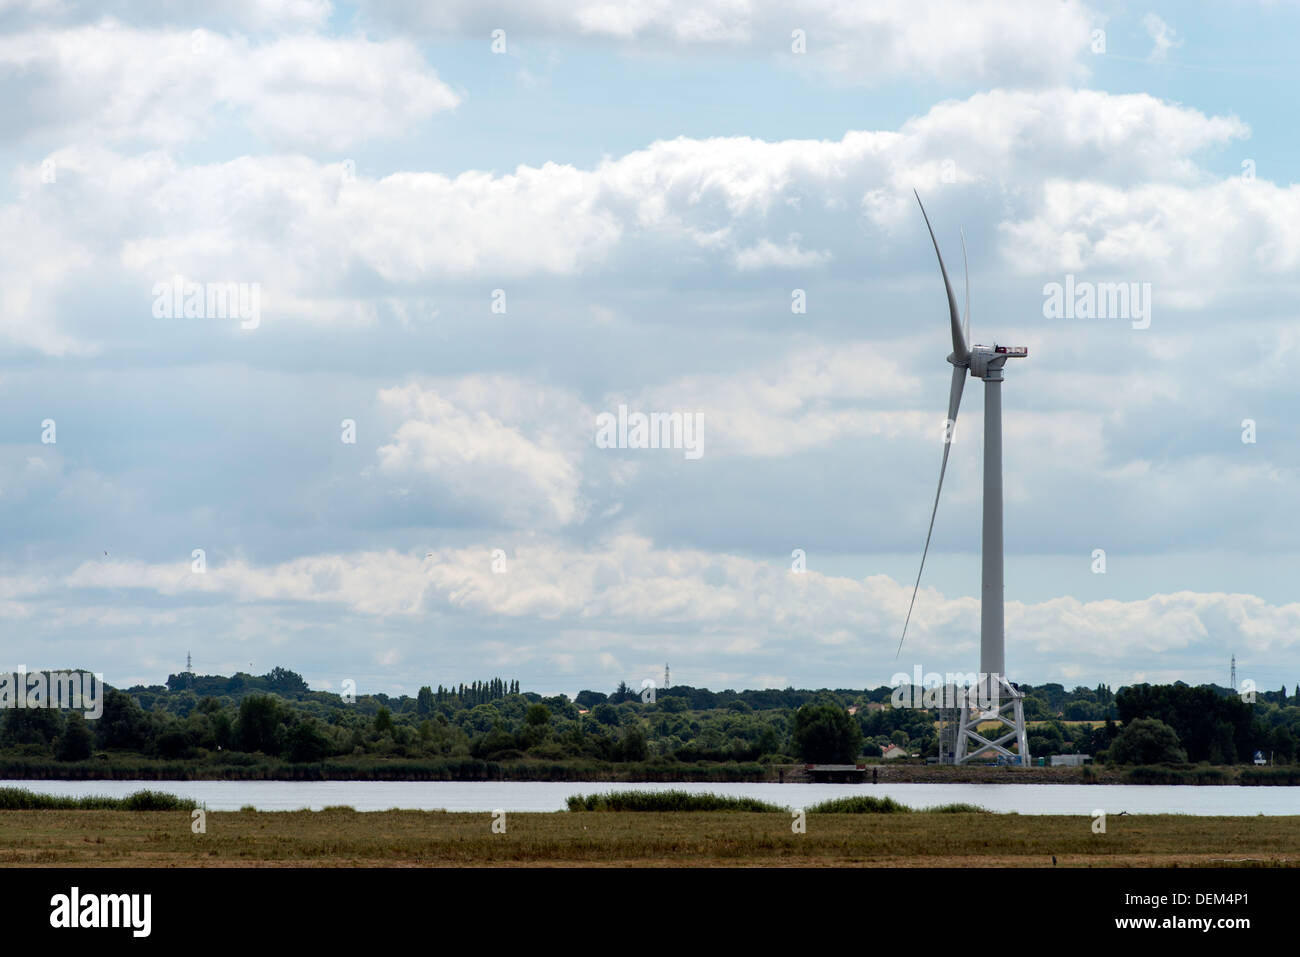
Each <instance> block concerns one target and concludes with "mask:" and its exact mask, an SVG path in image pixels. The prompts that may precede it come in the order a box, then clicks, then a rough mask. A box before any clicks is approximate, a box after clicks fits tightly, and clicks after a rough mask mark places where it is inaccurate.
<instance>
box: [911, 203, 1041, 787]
mask: <svg viewBox="0 0 1300 957" xmlns="http://www.w3.org/2000/svg"><path fill="white" fill-rule="evenodd" d="M913 193H914V194H915V195H916V201H917V203H918V204H919V205H920V206H921V215H922V217H924V218H925V228H926V229H927V230H929V232H930V242H931V243H933V244H934V254H935V256H937V257H938V259H939V272H940V273H941V274H942V275H943V285H944V288H945V289H946V290H947V293H948V314H949V319H950V320H951V324H952V352H951V353H949V355H948V362H950V363H951V364H952V387H951V388H950V389H949V392H948V419H947V421H946V422H945V423H944V436H943V464H942V465H940V467H939V487H938V488H937V489H936V490H935V493H934V507H933V508H932V509H931V510H930V528H929V531H927V532H926V534H925V550H924V551H922V552H921V567H920V568H919V569H918V570H917V572H916V584H915V585H914V586H913V587H912V601H911V603H910V604H909V605H908V606H907V619H906V621H904V622H903V635H902V637H900V638H899V640H898V649H899V651H900V652H901V651H902V649H903V639H904V638H906V637H907V626H908V623H910V622H911V620H912V609H913V607H914V606H915V605H916V593H917V590H918V589H920V587H921V572H922V571H924V570H925V557H926V555H927V554H929V551H930V537H931V536H932V535H933V534H934V519H935V515H937V514H938V511H939V494H940V492H942V491H943V476H944V473H945V472H947V471H948V453H949V452H950V451H951V450H952V437H953V428H954V427H955V426H956V424H957V411H958V409H959V408H960V406H961V394H962V390H963V388H964V387H965V385H966V376H967V375H968V374H969V375H970V376H972V377H973V378H976V379H983V380H984V530H983V540H982V542H981V549H982V558H983V565H982V575H981V584H980V675H979V688H978V692H977V697H978V700H979V702H980V705H981V709H980V710H976V711H972V709H971V708H969V707H967V706H962V707H961V708H960V709H959V711H958V726H957V741H956V749H955V753H954V755H953V760H954V763H956V764H961V763H963V762H964V761H966V760H968V759H970V758H974V757H977V756H979V755H982V754H985V753H986V752H994V753H997V754H1001V755H1004V756H1005V757H1007V758H1012V759H1014V758H1016V755H1015V754H1014V753H1013V752H1012V751H1010V750H1008V749H1007V747H1006V745H1007V744H1009V743H1011V742H1013V741H1014V742H1015V745H1016V747H1017V749H1018V751H1019V752H1020V757H1019V762H1020V763H1021V764H1028V763H1029V743H1028V737H1027V735H1026V733H1025V712H1024V704H1023V697H1024V696H1023V695H1021V693H1020V692H1019V691H1018V690H1017V689H1016V688H1015V686H1014V685H1012V684H1011V683H1010V682H1009V681H1007V678H1006V654H1005V644H1006V636H1005V633H1004V630H1003V601H1004V594H1003V584H1002V367H1003V366H1005V365H1006V362H1007V360H1008V359H1015V358H1023V357H1025V356H1027V355H1029V350H1028V349H1027V348H1026V347H1025V346H1000V345H997V344H996V343H995V344H993V345H992V346H983V345H968V343H969V341H970V277H969V275H968V276H967V277H966V322H965V324H964V325H965V329H964V330H963V323H962V321H961V319H960V318H959V317H958V315H957V297H956V296H955V295H953V291H952V283H950V282H949V281H948V270H947V269H945V268H944V265H943V254H942V253H940V252H939V241H938V240H937V239H935V238H934V228H933V227H931V225H930V217H929V216H927V215H926V212H925V205H924V204H923V203H921V196H920V194H919V193H916V191H915V190H913ZM961 253H962V265H963V269H964V268H965V262H966V238H965V236H964V235H963V236H962V244H961ZM945 690H946V689H945ZM1004 696H1005V697H1004ZM1008 712H1011V714H1010V715H1009V714H1008ZM995 719H996V720H998V721H1000V722H1002V724H1003V725H1005V728H1000V729H999V731H1002V732H1003V733H1001V734H998V735H997V736H995V737H993V738H989V737H985V736H984V735H982V734H980V733H979V730H978V726H979V724H980V723H981V722H984V721H990V720H995ZM1006 729H1010V730H1006ZM970 745H973V746H974V750H971V751H969V752H968V751H967V748H968V746H970Z"/></svg>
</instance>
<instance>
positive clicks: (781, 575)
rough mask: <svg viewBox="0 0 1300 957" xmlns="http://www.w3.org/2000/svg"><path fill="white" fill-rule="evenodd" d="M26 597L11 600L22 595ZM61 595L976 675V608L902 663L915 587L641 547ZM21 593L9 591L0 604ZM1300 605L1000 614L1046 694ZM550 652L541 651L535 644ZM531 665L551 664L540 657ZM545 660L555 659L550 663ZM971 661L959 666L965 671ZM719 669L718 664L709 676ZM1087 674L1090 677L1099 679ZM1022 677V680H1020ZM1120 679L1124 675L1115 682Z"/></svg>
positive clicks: (298, 568)
mask: <svg viewBox="0 0 1300 957" xmlns="http://www.w3.org/2000/svg"><path fill="white" fill-rule="evenodd" d="M29 587H30V586H29V585H24V586H23V588H22V589H17V591H21V592H26V591H27V590H29ZM61 587H67V588H72V589H86V588H116V589H143V590H152V591H155V592H157V593H159V594H162V595H168V596H181V597H182V598H183V597H184V596H185V595H186V594H193V595H198V594H222V595H225V596H226V597H228V598H231V599H234V600H236V601H240V602H273V603H277V602H279V603H282V602H325V603H335V604H339V605H343V606H346V607H348V608H349V609H351V610H353V611H357V612H360V613H362V614H366V615H374V616H381V617H382V616H398V617H409V616H413V615H423V614H428V613H430V612H438V611H448V612H450V611H456V612H459V613H462V614H465V615H469V616H471V617H473V618H476V619H480V620H482V621H485V622H486V621H492V620H497V621H504V620H513V621H521V622H526V623H531V624H532V625H534V626H535V627H537V628H542V629H544V630H545V631H546V632H550V633H555V632H554V629H556V628H561V629H565V634H566V635H569V636H570V638H569V639H566V641H565V646H566V647H565V649H564V650H565V653H572V652H573V651H574V650H575V648H577V649H579V650H581V648H582V647H584V646H583V644H582V643H581V642H580V643H579V644H578V645H576V646H575V645H574V644H573V643H572V640H571V639H572V636H573V635H574V634H575V632H574V631H572V630H571V629H578V630H579V631H582V630H586V631H588V632H590V633H591V634H592V635H593V638H592V641H591V642H589V643H588V644H591V648H590V649H589V650H593V653H594V649H595V648H596V647H600V646H601V643H602V641H606V642H607V641H608V640H609V637H610V634H609V633H605V637H604V638H599V637H595V636H599V635H600V634H601V633H602V630H603V629H615V630H616V632H617V634H618V635H620V636H621V637H620V638H619V639H618V643H617V644H613V645H611V644H608V643H606V644H604V653H606V654H611V653H616V652H618V651H619V650H620V649H621V650H622V651H623V652H624V653H626V654H629V655H631V654H635V653H637V652H638V650H639V648H640V646H639V643H638V641H637V638H636V637H635V633H636V632H637V631H638V630H639V629H643V628H645V627H651V628H658V627H663V626H671V628H672V630H673V632H674V634H675V635H676V636H677V639H678V640H684V639H686V638H688V637H690V636H692V635H694V636H695V650H696V653H697V655H698V654H705V653H707V654H709V655H711V656H716V657H714V658H713V661H715V662H718V661H719V659H725V658H727V657H729V656H734V657H741V658H743V657H745V656H752V655H761V656H763V660H768V661H778V660H781V659H782V658H783V656H792V655H795V656H797V655H802V654H806V653H811V652H812V651H814V650H815V649H818V648H821V647H830V648H834V649H838V650H837V651H836V652H835V653H836V654H838V655H839V656H840V657H841V658H843V651H844V649H845V648H852V649H853V651H854V654H853V656H852V657H853V661H854V663H855V666H856V667H860V668H861V669H862V671H861V672H860V673H859V677H858V678H856V679H849V678H845V679H844V680H845V682H846V683H847V684H849V685H853V684H855V683H857V684H865V683H874V682H883V681H884V680H886V678H887V675H886V674H885V673H886V672H888V673H892V672H893V671H894V670H910V666H911V663H912V662H920V663H922V664H923V666H924V667H926V668H932V669H935V670H939V669H943V668H951V669H956V668H958V667H971V668H973V667H974V666H975V660H974V659H975V656H977V654H978V640H977V635H978V631H979V603H978V601H977V600H976V599H974V598H946V597H944V596H943V595H941V594H940V593H939V592H937V591H935V590H934V589H932V588H923V589H922V591H921V594H920V596H919V597H918V599H917V605H916V610H915V612H914V613H913V623H912V628H911V629H909V632H908V639H907V643H906V644H905V645H904V648H903V656H902V659H900V660H901V661H903V663H904V666H899V665H897V663H895V662H894V661H893V652H894V647H895V645H896V636H897V634H898V631H899V628H900V626H901V622H902V618H903V615H904V613H905V612H906V609H907V602H908V599H909V598H910V595H911V588H910V584H909V583H903V582H897V581H894V580H893V579H891V578H889V577H887V576H884V575H876V576H871V577H868V578H865V579H860V580H855V579H849V578H841V577H834V576H829V575H824V574H821V573H819V572H816V571H813V570H809V571H807V572H805V573H803V574H794V573H791V572H790V571H789V570H788V568H787V566H785V565H783V564H769V563H764V562H758V561H754V560H752V559H748V558H742V557H738V556H734V555H721V554H710V553H705V552H700V551H694V550H682V549H658V548H655V547H654V546H653V545H652V543H650V542H649V541H648V540H646V539H644V538H640V537H637V536H630V535H624V536H616V537H614V538H611V539H609V540H606V541H604V542H600V543H596V544H593V545H591V546H590V547H586V548H573V547H568V546H564V545H559V544H553V545H542V544H534V545H520V546H519V547H517V548H515V549H513V550H511V553H510V556H509V571H508V572H507V573H506V574H497V573H495V572H493V570H492V547H491V546H489V545H487V544H484V545H482V546H476V547H463V548H441V549H438V550H436V551H435V552H434V553H433V554H432V556H431V557H422V556H417V555H406V554H399V553H395V552H392V551H386V552H362V553H353V554H347V555H320V556H313V557H305V558H300V559H295V560H293V561H289V562H285V563H282V564H279V565H271V566H264V567H254V566H250V565H247V564H244V563H242V562H235V563H231V564H227V565H224V566H222V565H211V566H209V571H208V573H207V574H206V575H195V574H192V573H191V572H190V571H189V568H188V565H187V564H184V563H178V564H176V565H165V566H163V565H145V564H140V563H127V562H117V561H114V562H110V563H99V562H91V563H87V564H85V565H83V566H82V567H80V568H78V569H77V570H76V571H75V572H74V573H73V574H71V575H69V576H67V578H66V580H65V581H64V582H63V583H62V586H61ZM14 591H15V589H10V588H6V587H3V584H2V583H0V595H3V594H6V593H13V592H14ZM1298 636H1300V604H1296V603H1292V604H1287V605H1272V604H1269V603H1268V602H1266V601H1264V600H1263V599H1261V598H1258V597H1256V596H1253V595H1245V594H1227V593H1194V592H1177V593H1173V594H1157V595H1153V596H1151V597H1149V598H1146V599H1142V600H1136V601H1114V600H1101V601H1089V602H1084V601H1080V600H1078V599H1075V598H1071V597H1068V596H1067V597H1062V598H1054V599H1050V600H1047V601H1043V602H1036V603H1025V602H1016V601H1011V602H1008V604H1007V645H1008V659H1009V665H1010V667H1011V668H1012V669H1013V670H1018V672H1019V673H1024V671H1025V670H1030V669H1032V672H1033V673H1034V674H1035V675H1042V677H1041V678H1039V679H1038V680H1059V678H1061V677H1063V676H1064V672H1063V671H1060V670H1058V669H1060V667H1061V666H1060V665H1059V664H1058V662H1060V661H1062V660H1069V659H1070V658H1071V657H1072V656H1073V654H1074V653H1075V652H1077V650H1078V649H1079V648H1087V649H1089V655H1090V656H1091V659H1092V660H1093V661H1095V662H1097V663H1098V664H1097V666H1096V667H1095V668H1094V669H1093V672H1092V673H1096V674H1101V673H1104V674H1106V675H1109V676H1110V679H1109V680H1111V681H1118V680H1130V676H1133V675H1136V674H1138V673H1140V672H1141V671H1142V670H1143V669H1146V668H1149V667H1150V666H1151V663H1152V662H1153V661H1156V660H1160V659H1161V658H1162V656H1167V655H1170V654H1177V655H1179V656H1181V657H1182V660H1184V661H1185V662H1186V664H1187V667H1189V668H1191V667H1196V666H1198V665H1200V664H1201V663H1202V662H1205V661H1209V660H1214V659H1216V658H1217V657H1221V655H1222V649H1223V648H1227V647H1232V648H1235V649H1237V650H1238V654H1248V655H1250V656H1252V657H1253V658H1254V659H1255V660H1272V659H1275V658H1276V657H1277V656H1280V655H1284V654H1294V653H1295V652H1296V651H1297V650H1300V637H1298ZM542 647H543V648H544V647H545V646H542ZM538 653H539V654H541V653H543V652H542V650H541V648H539V650H538ZM544 653H545V654H546V655H548V656H549V655H552V654H554V653H556V648H554V647H552V648H549V649H546V650H545V652H544ZM963 663H964V664H963ZM715 666H716V665H715ZM1092 673H1090V674H1092ZM1013 676H1014V675H1013ZM1121 676H1123V677H1121Z"/></svg>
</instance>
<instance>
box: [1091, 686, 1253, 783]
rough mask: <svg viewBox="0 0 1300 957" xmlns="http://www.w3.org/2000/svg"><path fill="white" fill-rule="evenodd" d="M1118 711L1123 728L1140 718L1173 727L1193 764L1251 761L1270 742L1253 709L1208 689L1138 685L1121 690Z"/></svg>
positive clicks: (1212, 689) (1232, 696)
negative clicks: (1151, 719)
mask: <svg viewBox="0 0 1300 957" xmlns="http://www.w3.org/2000/svg"><path fill="white" fill-rule="evenodd" d="M1115 706H1116V708H1117V709H1118V710H1119V717H1120V719H1121V720H1122V721H1123V722H1124V723H1125V725H1128V724H1129V723H1130V722H1131V721H1134V720H1136V719H1138V718H1158V719H1159V720H1160V721H1161V722H1163V723H1164V724H1165V725H1167V726H1169V727H1170V728H1172V729H1173V731H1174V733H1175V734H1176V735H1177V736H1178V741H1179V743H1180V745H1181V747H1182V748H1183V749H1184V750H1185V751H1186V753H1187V760H1189V761H1209V762H1211V763H1212V764H1231V763H1234V762H1236V761H1238V760H1248V759H1249V758H1250V756H1251V754H1253V753H1254V751H1255V749H1256V747H1260V746H1263V744H1264V743H1265V741H1266V740H1267V738H1268V732H1267V731H1266V729H1265V728H1263V727H1262V726H1261V725H1258V724H1257V722H1256V721H1255V715H1254V711H1255V708H1254V706H1253V705H1252V704H1249V703H1247V702H1245V701H1243V700H1242V699H1241V697H1240V696H1239V695H1225V694H1222V693H1220V692H1219V691H1217V690H1215V689H1214V688H1211V687H1208V686H1202V687H1199V688H1192V687H1189V686H1188V685H1185V684H1181V683H1179V684H1172V685H1146V684H1142V685H1134V686H1132V687H1129V688H1123V689H1121V690H1120V692H1119V694H1118V695H1116V696H1115Z"/></svg>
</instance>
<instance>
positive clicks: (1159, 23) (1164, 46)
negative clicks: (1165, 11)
mask: <svg viewBox="0 0 1300 957" xmlns="http://www.w3.org/2000/svg"><path fill="white" fill-rule="evenodd" d="M1142 26H1143V28H1144V29H1145V30H1146V31H1147V36H1149V37H1150V38H1151V42H1152V46H1151V52H1150V53H1148V54H1147V59H1148V60H1150V61H1151V62H1152V63H1163V62H1164V61H1165V59H1166V57H1168V55H1169V51H1170V50H1171V49H1172V48H1174V47H1180V46H1182V45H1183V41H1182V40H1180V39H1178V35H1177V33H1175V32H1174V29H1173V27H1171V26H1169V24H1167V23H1165V21H1163V20H1161V19H1160V18H1159V17H1158V16H1156V15H1155V14H1154V13H1148V14H1147V15H1146V16H1145V17H1143V18H1142Z"/></svg>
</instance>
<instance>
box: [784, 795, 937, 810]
mask: <svg viewBox="0 0 1300 957" xmlns="http://www.w3.org/2000/svg"><path fill="white" fill-rule="evenodd" d="M805 810H806V811H807V812H808V813H809V814H910V813H911V811H912V809H911V808H910V807H908V806H907V805H906V804H899V803H898V802H897V801H895V800H894V799H893V798H887V797H884V798H878V797H869V796H867V795H859V796H854V797H842V798H835V799H834V800H831V801H822V802H821V803H820V804H813V805H811V806H809V807H807V808H805Z"/></svg>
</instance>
